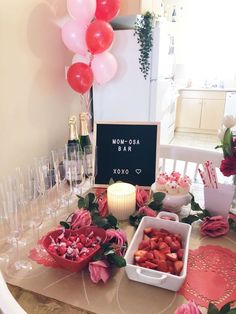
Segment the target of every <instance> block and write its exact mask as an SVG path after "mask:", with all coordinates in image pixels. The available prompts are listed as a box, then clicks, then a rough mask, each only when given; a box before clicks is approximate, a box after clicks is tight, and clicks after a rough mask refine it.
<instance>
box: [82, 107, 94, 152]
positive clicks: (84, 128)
mask: <svg viewBox="0 0 236 314" xmlns="http://www.w3.org/2000/svg"><path fill="white" fill-rule="evenodd" d="M79 120H80V137H79V139H80V145H81V148H82V150H84V147H85V146H91V151H92V143H91V140H90V137H89V132H88V125H87V113H86V112H82V113H81V114H80V115H79Z"/></svg>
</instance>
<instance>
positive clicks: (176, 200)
mask: <svg viewBox="0 0 236 314" xmlns="http://www.w3.org/2000/svg"><path fill="white" fill-rule="evenodd" d="M151 191H152V192H153V193H155V192H158V191H157V190H156V183H153V184H152V185H151ZM190 202H191V195H190V194H189V193H188V194H177V195H169V194H167V193H166V197H165V198H164V200H163V201H162V204H163V209H166V210H170V211H172V212H174V213H178V212H179V211H180V210H181V207H182V206H186V205H188V204H189V203H190Z"/></svg>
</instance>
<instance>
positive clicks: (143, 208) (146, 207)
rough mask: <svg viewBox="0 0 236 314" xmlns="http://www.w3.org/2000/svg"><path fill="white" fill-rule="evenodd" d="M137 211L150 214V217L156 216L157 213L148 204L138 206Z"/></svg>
mask: <svg viewBox="0 0 236 314" xmlns="http://www.w3.org/2000/svg"><path fill="white" fill-rule="evenodd" d="M138 213H139V214H140V215H145V216H150V217H156V215H157V213H156V212H155V211H154V210H153V209H151V208H150V207H148V206H143V207H140V208H139V210H138Z"/></svg>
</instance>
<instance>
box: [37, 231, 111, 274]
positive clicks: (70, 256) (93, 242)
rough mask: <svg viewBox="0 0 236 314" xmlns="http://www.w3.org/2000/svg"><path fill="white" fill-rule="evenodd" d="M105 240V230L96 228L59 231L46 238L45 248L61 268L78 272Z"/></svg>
mask: <svg viewBox="0 0 236 314" xmlns="http://www.w3.org/2000/svg"><path fill="white" fill-rule="evenodd" d="M105 240H106V232H105V230H104V229H102V228H98V227H96V226H89V227H81V228H79V229H78V230H71V229H66V230H64V229H57V230H54V231H51V232H49V233H48V234H47V235H46V236H45V238H44V240H43V246H44V248H45V249H46V251H47V252H48V254H50V255H51V256H52V257H53V258H54V259H55V261H56V262H57V263H58V264H59V265H60V266H61V267H63V268H65V269H67V270H69V271H71V272H78V271H80V270H81V269H83V268H84V267H86V265H87V264H88V263H89V262H90V261H91V260H92V258H93V256H94V255H95V254H96V253H97V252H98V251H99V250H100V248H101V244H102V243H103V242H105Z"/></svg>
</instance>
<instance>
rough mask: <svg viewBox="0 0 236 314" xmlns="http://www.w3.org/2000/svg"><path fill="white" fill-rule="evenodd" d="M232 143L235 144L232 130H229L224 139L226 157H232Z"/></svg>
mask: <svg viewBox="0 0 236 314" xmlns="http://www.w3.org/2000/svg"><path fill="white" fill-rule="evenodd" d="M232 142H233V135H232V132H231V129H230V128H228V129H226V131H225V134H224V138H223V143H222V144H223V151H224V157H227V156H231V155H232Z"/></svg>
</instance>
